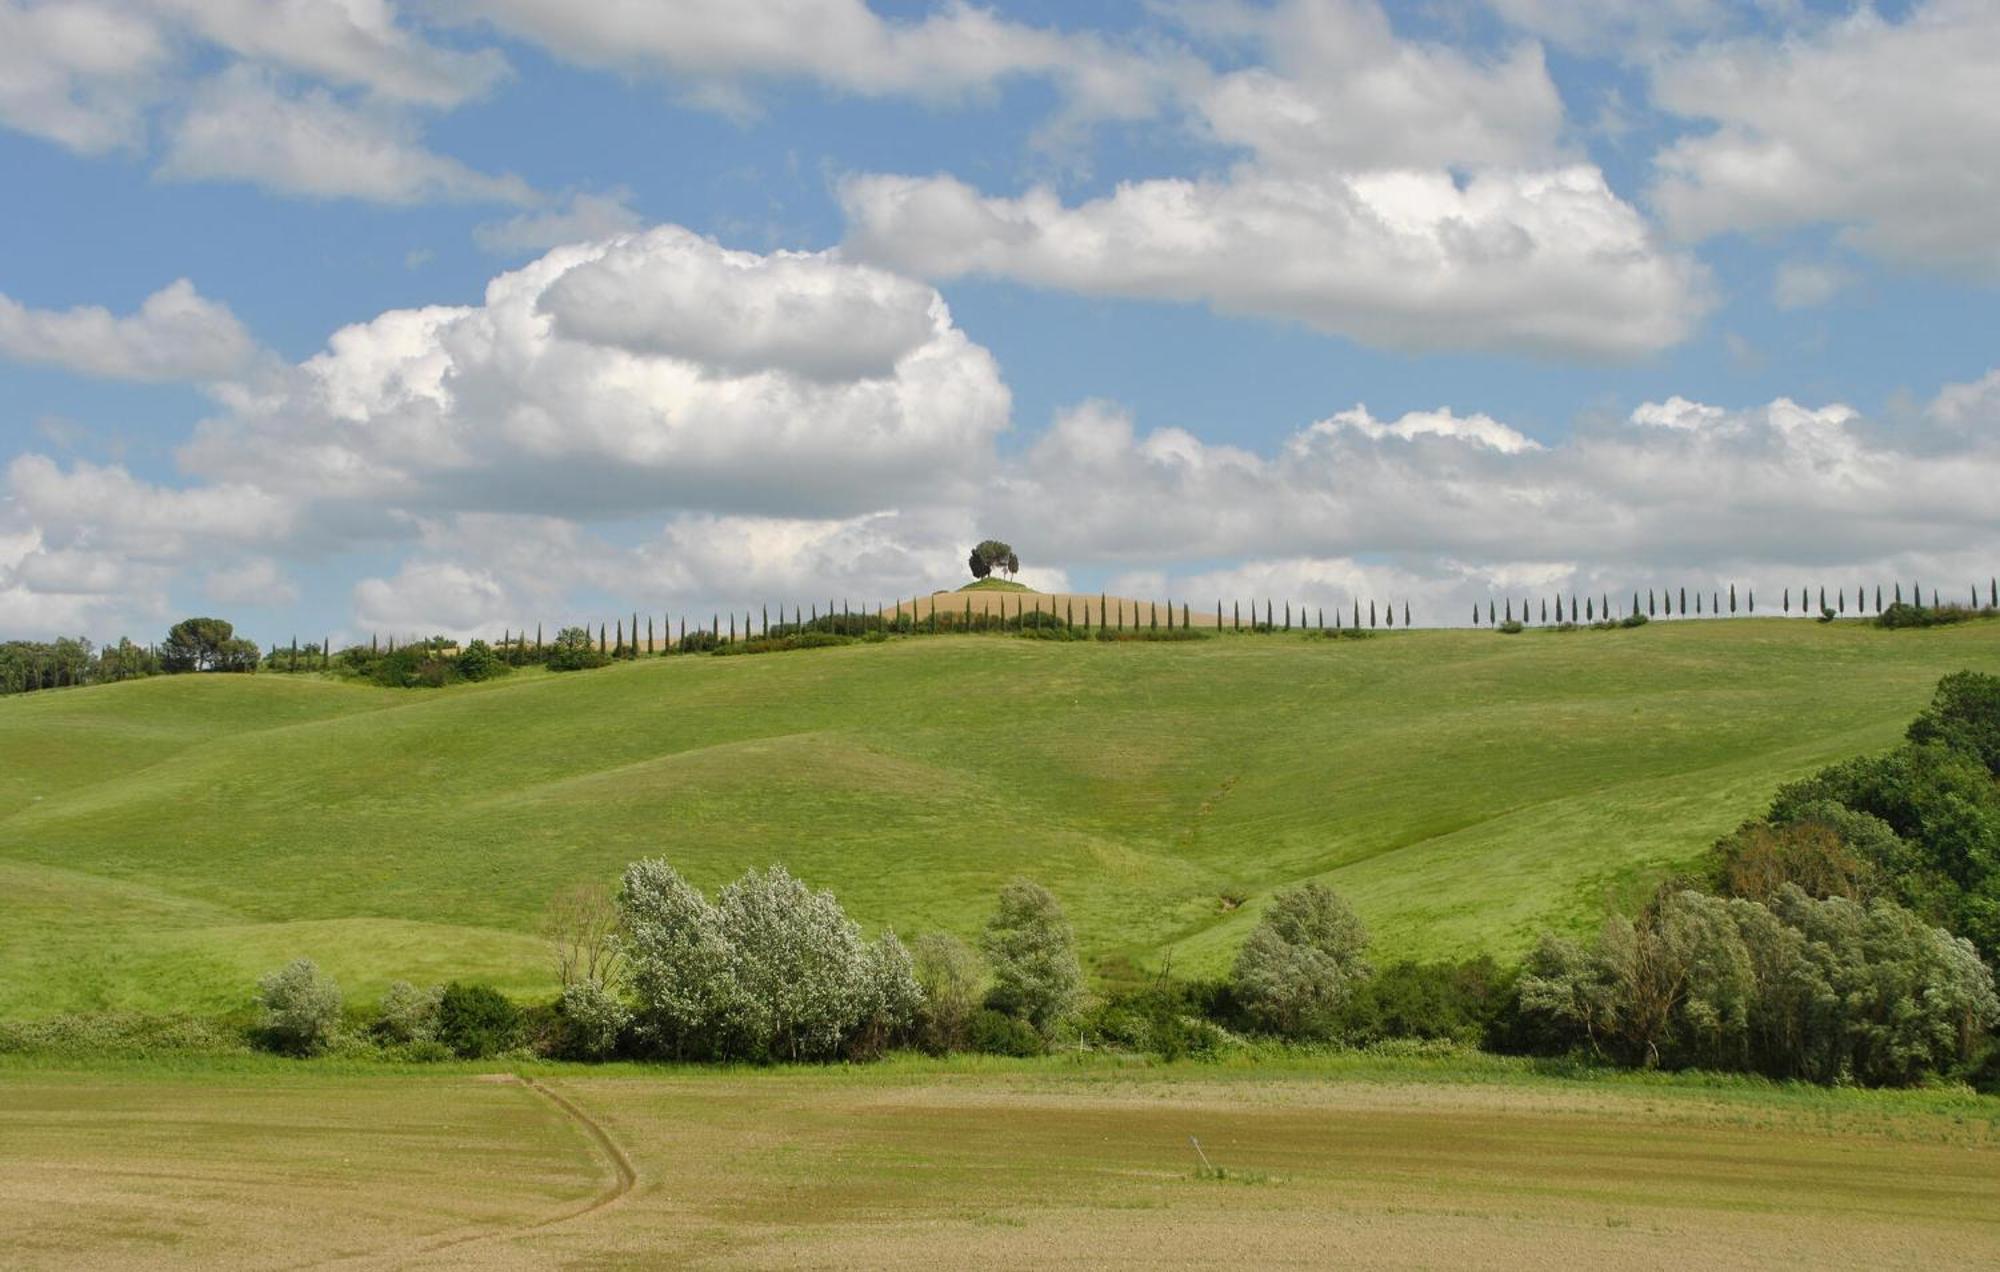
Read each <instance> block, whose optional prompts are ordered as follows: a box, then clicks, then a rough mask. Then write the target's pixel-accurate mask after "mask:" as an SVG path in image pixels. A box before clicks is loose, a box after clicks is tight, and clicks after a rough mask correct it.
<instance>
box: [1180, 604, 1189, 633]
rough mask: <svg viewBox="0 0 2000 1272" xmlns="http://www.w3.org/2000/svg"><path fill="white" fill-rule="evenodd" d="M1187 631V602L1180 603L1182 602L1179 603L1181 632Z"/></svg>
mask: <svg viewBox="0 0 2000 1272" xmlns="http://www.w3.org/2000/svg"><path fill="white" fill-rule="evenodd" d="M1187 629H1188V607H1187V602H1186V601H1182V602H1181V630H1182V631H1186V630H1187Z"/></svg>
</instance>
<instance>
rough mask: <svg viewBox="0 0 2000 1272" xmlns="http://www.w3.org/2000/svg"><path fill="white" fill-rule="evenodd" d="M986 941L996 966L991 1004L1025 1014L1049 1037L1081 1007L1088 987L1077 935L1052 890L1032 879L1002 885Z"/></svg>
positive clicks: (989, 998)
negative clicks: (1065, 1018)
mask: <svg viewBox="0 0 2000 1272" xmlns="http://www.w3.org/2000/svg"><path fill="white" fill-rule="evenodd" d="M982 945H983V948H984V950H985V953H986V958H987V960H988V961H989V962H990V963H991V964H992V966H993V989H992V992H991V993H989V994H988V995H987V1004H988V1005H989V1006H991V1007H993V1008H995V1009H997V1010H999V1011H1004V1012H1007V1013H1009V1014H1010V1015H1014V1016H1018V1017H1020V1018H1021V1019H1023V1020H1025V1021H1027V1022H1028V1023H1029V1024H1031V1025H1033V1026H1034V1027H1035V1029H1036V1030H1037V1031H1038V1032H1040V1033H1041V1034H1043V1035H1044V1036H1046V1035H1048V1034H1049V1033H1051V1032H1052V1031H1053V1030H1054V1029H1055V1027H1056V1025H1057V1023H1058V1022H1060V1021H1061V1020H1062V1018H1063V1017H1064V1016H1066V1015H1068V1014H1069V1012H1070V1010H1071V1009H1072V1008H1074V1007H1075V1006H1076V1002H1077V999H1078V997H1079V996H1080V995H1081V993H1082V991H1083V967H1082V965H1081V964H1079V963H1078V962H1077V957H1076V933H1075V932H1074V931H1073V930H1072V929H1071V928H1070V925H1069V919H1068V918H1067V917H1066V916H1065V915H1064V914H1063V910H1062V906H1061V905H1060V904H1058V903H1057V901H1056V899H1055V897H1054V896H1052V895H1050V893H1049V890H1048V889H1046V888H1044V887H1042V886H1041V885H1040V884H1038V883H1034V882H1031V881H1030V880H1027V879H1015V880H1014V881H1012V882H1011V883H1009V884H1007V886H1005V887H1003V888H1002V889H1000V902H999V905H998V907H997V908H996V909H995V910H994V912H993V916H992V918H990V919H988V920H987V923H986V934H985V938H984V940H983V942H982Z"/></svg>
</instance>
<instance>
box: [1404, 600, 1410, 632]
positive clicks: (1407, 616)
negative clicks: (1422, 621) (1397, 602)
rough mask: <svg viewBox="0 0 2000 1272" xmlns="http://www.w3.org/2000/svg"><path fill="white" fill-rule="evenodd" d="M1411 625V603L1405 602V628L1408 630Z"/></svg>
mask: <svg viewBox="0 0 2000 1272" xmlns="http://www.w3.org/2000/svg"><path fill="white" fill-rule="evenodd" d="M1409 625H1410V603H1409V602H1408V601H1404V602H1403V626H1404V627H1406V628H1407V627H1408V626H1409Z"/></svg>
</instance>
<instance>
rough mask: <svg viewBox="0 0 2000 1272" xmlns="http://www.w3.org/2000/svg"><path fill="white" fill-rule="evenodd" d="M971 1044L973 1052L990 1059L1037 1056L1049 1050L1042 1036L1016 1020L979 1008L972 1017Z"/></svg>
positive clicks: (1024, 1023) (1010, 1016)
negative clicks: (995, 1057) (992, 1057)
mask: <svg viewBox="0 0 2000 1272" xmlns="http://www.w3.org/2000/svg"><path fill="white" fill-rule="evenodd" d="M970 1041H971V1046H972V1049H973V1050H974V1051H978V1052H982V1053H984V1054H986V1055H990V1056H1038V1055H1041V1054H1042V1052H1044V1051H1046V1050H1048V1044H1047V1042H1046V1041H1044V1039H1043V1038H1042V1035H1041V1033H1040V1032H1039V1031H1038V1030H1036V1028H1035V1027H1034V1026H1033V1025H1031V1024H1029V1023H1028V1022H1027V1021H1025V1020H1023V1019H1021V1018H1020V1017H1019V1016H1013V1015H1009V1014H1008V1013H1006V1012H1004V1011H995V1010H994V1009H993V1008H991V1007H982V1008H980V1009H979V1010H978V1011H977V1012H975V1013H974V1014H973V1016H972V1021H971V1028H970Z"/></svg>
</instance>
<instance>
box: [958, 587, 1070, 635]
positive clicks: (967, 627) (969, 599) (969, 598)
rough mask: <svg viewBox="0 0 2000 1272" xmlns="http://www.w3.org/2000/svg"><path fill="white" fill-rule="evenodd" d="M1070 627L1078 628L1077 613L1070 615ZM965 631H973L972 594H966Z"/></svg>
mask: <svg viewBox="0 0 2000 1272" xmlns="http://www.w3.org/2000/svg"><path fill="white" fill-rule="evenodd" d="M1070 604H1071V605H1074V604H1075V602H1074V601H1072V602H1070ZM1070 626H1071V627H1074V626H1076V613H1075V611H1074V610H1072V611H1071V613H1070ZM965 630H966V631H971V630H972V593H970V592H967V593H966V594H965Z"/></svg>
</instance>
